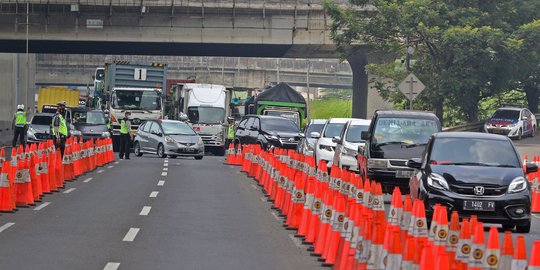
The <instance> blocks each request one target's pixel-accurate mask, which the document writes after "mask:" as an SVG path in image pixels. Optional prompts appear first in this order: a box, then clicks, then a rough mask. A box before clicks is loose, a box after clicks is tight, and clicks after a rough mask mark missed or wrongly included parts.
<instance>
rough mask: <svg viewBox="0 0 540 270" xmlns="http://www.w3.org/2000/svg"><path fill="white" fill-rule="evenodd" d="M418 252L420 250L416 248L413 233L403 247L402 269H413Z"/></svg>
mask: <svg viewBox="0 0 540 270" xmlns="http://www.w3.org/2000/svg"><path fill="white" fill-rule="evenodd" d="M417 252H418V250H417V249H416V240H415V239H414V237H412V236H411V235H408V236H407V240H406V242H405V248H404V249H403V260H402V262H401V267H402V269H404V270H410V269H413V264H414V257H415V254H417Z"/></svg>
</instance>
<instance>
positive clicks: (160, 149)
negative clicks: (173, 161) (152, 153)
mask: <svg viewBox="0 0 540 270" xmlns="http://www.w3.org/2000/svg"><path fill="white" fill-rule="evenodd" d="M157 155H158V157H160V158H166V157H167V155H165V148H164V147H163V144H161V143H160V144H159V145H158V147H157Z"/></svg>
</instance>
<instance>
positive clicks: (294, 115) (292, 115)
mask: <svg viewBox="0 0 540 270" xmlns="http://www.w3.org/2000/svg"><path fill="white" fill-rule="evenodd" d="M264 114H265V115H271V116H279V117H283V118H287V119H289V120H291V121H293V122H295V123H296V124H298V119H299V118H300V117H299V116H298V113H297V112H286V111H265V112H264Z"/></svg>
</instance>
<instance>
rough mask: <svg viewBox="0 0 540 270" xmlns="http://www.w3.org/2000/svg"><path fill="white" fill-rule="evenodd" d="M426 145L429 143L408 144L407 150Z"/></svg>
mask: <svg viewBox="0 0 540 270" xmlns="http://www.w3.org/2000/svg"><path fill="white" fill-rule="evenodd" d="M424 145H427V143H410V144H406V145H405V148H412V147H417V146H424Z"/></svg>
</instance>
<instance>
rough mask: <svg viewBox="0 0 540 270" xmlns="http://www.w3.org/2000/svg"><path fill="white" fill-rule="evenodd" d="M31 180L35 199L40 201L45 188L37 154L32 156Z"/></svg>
mask: <svg viewBox="0 0 540 270" xmlns="http://www.w3.org/2000/svg"><path fill="white" fill-rule="evenodd" d="M30 182H31V185H32V194H33V200H34V201H36V202H39V201H40V197H41V195H43V190H42V188H41V175H39V161H38V159H37V155H36V154H32V156H31V157H30Z"/></svg>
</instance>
